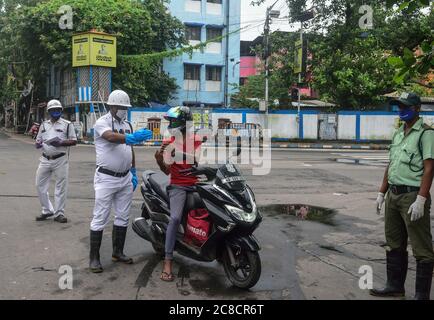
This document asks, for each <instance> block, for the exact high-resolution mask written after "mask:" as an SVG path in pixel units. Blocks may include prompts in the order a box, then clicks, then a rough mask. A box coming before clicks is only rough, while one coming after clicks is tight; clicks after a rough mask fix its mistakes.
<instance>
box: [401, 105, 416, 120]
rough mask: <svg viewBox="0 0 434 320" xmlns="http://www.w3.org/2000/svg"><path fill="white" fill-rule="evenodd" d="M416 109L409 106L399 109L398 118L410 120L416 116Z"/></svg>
mask: <svg viewBox="0 0 434 320" xmlns="http://www.w3.org/2000/svg"><path fill="white" fill-rule="evenodd" d="M416 114H417V113H416V111H414V110H413V109H411V108H406V109H403V110H399V119H401V120H402V121H411V120H413V119H414V117H416Z"/></svg>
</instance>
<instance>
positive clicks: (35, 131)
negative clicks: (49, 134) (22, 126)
mask: <svg viewBox="0 0 434 320" xmlns="http://www.w3.org/2000/svg"><path fill="white" fill-rule="evenodd" d="M40 126H41V125H40V124H39V123H38V122H33V124H32V127H31V128H30V130H29V135H30V136H31V137H32V139H33V140H35V139H36V137H37V136H38V132H39V127H40Z"/></svg>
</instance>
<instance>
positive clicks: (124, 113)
mask: <svg viewBox="0 0 434 320" xmlns="http://www.w3.org/2000/svg"><path fill="white" fill-rule="evenodd" d="M127 114H128V111H127V110H118V111H116V117H118V118H119V119H121V120H122V121H123V120H125V119H126V118H127Z"/></svg>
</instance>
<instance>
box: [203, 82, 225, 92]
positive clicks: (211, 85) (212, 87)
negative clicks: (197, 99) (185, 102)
mask: <svg viewBox="0 0 434 320" xmlns="http://www.w3.org/2000/svg"><path fill="white" fill-rule="evenodd" d="M221 87H222V82H221V81H210V80H208V81H206V83H205V91H213V92H218V91H221Z"/></svg>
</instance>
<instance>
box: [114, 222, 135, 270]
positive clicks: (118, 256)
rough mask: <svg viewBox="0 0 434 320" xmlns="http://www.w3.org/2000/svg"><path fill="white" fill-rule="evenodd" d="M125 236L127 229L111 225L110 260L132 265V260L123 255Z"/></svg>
mask: <svg viewBox="0 0 434 320" xmlns="http://www.w3.org/2000/svg"><path fill="white" fill-rule="evenodd" d="M126 235H127V227H119V226H115V225H113V233H112V241H113V254H112V260H113V261H115V262H123V263H127V264H131V263H133V259H131V258H130V257H127V256H126V255H124V245H125V237H126Z"/></svg>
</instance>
